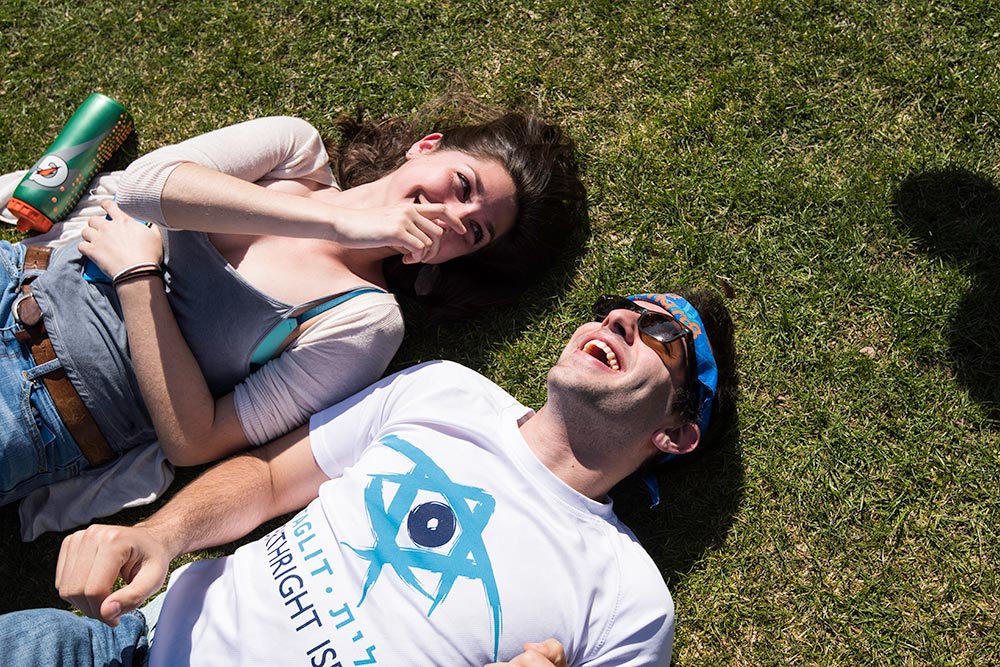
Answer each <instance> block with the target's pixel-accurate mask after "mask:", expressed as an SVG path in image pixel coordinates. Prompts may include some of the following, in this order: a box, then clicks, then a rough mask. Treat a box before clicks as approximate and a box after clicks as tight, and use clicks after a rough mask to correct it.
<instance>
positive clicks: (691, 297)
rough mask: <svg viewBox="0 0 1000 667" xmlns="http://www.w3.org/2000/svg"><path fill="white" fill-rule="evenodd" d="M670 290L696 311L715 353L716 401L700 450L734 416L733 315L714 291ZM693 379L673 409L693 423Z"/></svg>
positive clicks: (714, 440)
mask: <svg viewBox="0 0 1000 667" xmlns="http://www.w3.org/2000/svg"><path fill="white" fill-rule="evenodd" d="M673 293H674V294H676V295H678V296H680V297H682V298H684V299H685V300H686V301H687V302H688V303H690V304H691V305H692V306H693V307H694V309H695V310H697V311H698V315H699V316H700V317H701V321H702V322H703V323H704V325H705V333H706V335H708V342H709V344H710V345H711V346H712V354H713V355H714V356H715V363H716V366H717V367H718V371H719V382H718V386H717V387H716V390H715V400H714V401H713V402H712V416H711V418H710V419H709V424H708V429H707V432H706V433H702V434H701V442H700V443H699V444H698V449H696V450H695V452H703V451H706V450H708V449H710V448H712V447H713V446H715V445H716V444H717V443H718V441H719V439H720V437H721V436H722V435H724V434H725V433H726V432H727V431H728V430H729V429H730V427H731V426H732V423H733V420H734V418H735V416H736V394H737V384H738V378H737V374H736V341H735V339H734V335H733V333H734V332H733V318H732V316H731V315H730V314H729V309H728V308H727V307H726V302H725V299H723V297H722V295H721V294H719V293H718V292H716V291H715V290H709V289H697V290H695V289H679V290H675V291H674V292H673ZM693 382H694V378H690V379H689V380H688V386H687V387H685V388H684V389H683V390H682V391H680V392H678V395H677V398H676V399H675V402H674V405H675V406H676V407H675V409H677V410H678V411H680V413H681V415H683V416H684V417H685V418H686V419H688V420H690V421H692V422H693V421H697V419H698V406H697V405H696V404H695V396H696V395H697V393H696V392H695V391H693V390H692V383H693Z"/></svg>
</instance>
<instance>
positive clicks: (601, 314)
mask: <svg viewBox="0 0 1000 667" xmlns="http://www.w3.org/2000/svg"><path fill="white" fill-rule="evenodd" d="M614 310H630V311H632V312H633V313H639V322H638V324H639V338H640V339H641V340H642V342H643V343H645V344H646V346H647V347H649V348H650V349H652V350H653V351H654V352H656V354H657V355H658V356H659V357H660V360H661V361H662V362H663V365H664V366H666V367H667V368H670V367H671V363H672V361H673V359H674V356H673V355H672V354H670V344H671V343H673V342H674V341H676V340H679V339H681V338H683V339H684V341H685V343H684V351H685V353H686V355H687V362H688V376H687V381H688V382H692V381H693V380H694V379H695V378H696V377H698V376H697V369H698V361H697V359H696V358H695V353H694V332H693V331H691V330H690V329H688V328H687V327H686V326H684V325H683V324H681V322H680V320H678V319H677V318H676V317H674V316H673V315H671V314H670V313H660V312H657V311H655V310H647V309H645V308H643V307H642V306H640V305H638V304H636V303H635V302H634V301H630V300H628V299H626V298H625V297H623V296H618V295H616V294H605V295H603V296H600V297H598V299H597V301H595V302H594V320H595V321H598V322H600V321H602V320H604V319H605V318H607V316H608V315H610V314H611V311H614Z"/></svg>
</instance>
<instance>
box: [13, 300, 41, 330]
mask: <svg viewBox="0 0 1000 667" xmlns="http://www.w3.org/2000/svg"><path fill="white" fill-rule="evenodd" d="M33 298H34V295H33V294H32V293H31V292H21V293H20V294H18V295H17V297H16V298H15V299H14V303H12V304H11V306H10V314H11V316H13V318H14V323H15V324H17V325H18V326H19V327H21V328H24V329H27V328H28V327H33V326H36V325H37V324H38V323H39V322H40V321H41V317H39V318H38V319H37V320H35V321H34V322H25V321H24V320H22V319H21V304H22V303H23V302H24V301H25V300H27V299H33ZM40 314H41V311H39V315H40Z"/></svg>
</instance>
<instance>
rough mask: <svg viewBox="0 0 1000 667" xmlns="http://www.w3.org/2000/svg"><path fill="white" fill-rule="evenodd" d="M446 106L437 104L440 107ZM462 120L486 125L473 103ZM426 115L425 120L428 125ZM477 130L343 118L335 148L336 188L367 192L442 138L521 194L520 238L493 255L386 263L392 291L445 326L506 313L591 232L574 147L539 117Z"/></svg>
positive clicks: (517, 117) (496, 244)
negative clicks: (570, 245)
mask: <svg viewBox="0 0 1000 667" xmlns="http://www.w3.org/2000/svg"><path fill="white" fill-rule="evenodd" d="M443 106H445V105H444V104H442V103H441V102H440V101H438V102H436V103H435V104H434V107H437V108H440V107H443ZM462 106H465V107H473V108H474V113H465V114H464V115H465V117H469V116H470V115H472V116H478V117H483V116H484V115H485V116H489V115H491V114H489V112H488V111H485V108H484V107H482V105H479V104H478V103H476V102H475V101H471V102H470V101H468V100H466V101H464V103H462V104H458V105H456V106H454V107H452V108H458V107H462ZM426 115H427V114H426V113H425V114H423V116H424V117H426ZM492 116H493V117H492V118H489V119H488V120H482V121H480V122H475V123H467V124H457V123H454V115H453V116H452V118H451V120H452V122H450V123H449V122H447V120H446V121H445V122H441V121H437V122H431V123H427V122H425V121H424V122H422V121H420V120H416V121H410V120H407V119H403V118H392V119H389V120H386V121H382V122H378V123H373V122H370V121H363V120H362V119H361V118H360V115H359V116H358V117H356V118H350V117H348V118H341V119H340V120H339V121H338V122H337V124H338V127H339V129H340V131H341V137H342V139H341V141H340V143H339V144H337V145H331V144H329V143H328V145H327V150H328V152H329V153H330V155H331V161H332V166H333V169H334V173H335V174H336V176H337V181H338V183H339V184H340V186H341V187H342V188H344V189H347V188H350V187H353V186H355V185H361V184H363V183H368V182H371V181H374V180H377V179H378V178H381V177H382V176H384V175H385V174H387V173H389V172H390V171H392V170H393V169H396V168H397V167H399V166H400V165H401V164H402V163H403V162H404V161H405V153H406V150H407V149H408V148H409V147H410V146H411V145H412V144H413V143H414V142H416V141H417V140H418V139H420V137H422V136H425V135H427V134H429V133H430V132H441V133H442V135H443V137H442V138H441V140H440V141H439V142H438V146H437V150H456V151H461V152H464V153H467V154H469V155H473V156H475V157H478V158H480V159H488V160H495V161H497V162H499V163H500V164H501V165H502V166H503V167H504V169H505V170H506V171H507V173H508V174H510V177H511V179H512V180H513V181H514V186H515V189H516V191H517V215H516V218H515V223H514V228H513V229H512V230H511V231H510V232H509V233H507V234H505V235H504V236H502V237H500V238H499V239H496V240H495V241H493V242H492V243H490V244H489V245H488V246H486V247H484V248H482V249H480V250H478V251H476V252H475V253H472V254H470V255H466V256H464V257H459V258H456V259H453V260H451V261H449V262H446V263H444V264H440V265H437V266H421V265H408V264H403V263H402V261H401V260H400V258H399V257H391V258H389V259H387V260H385V263H384V265H383V270H384V271H385V275H386V279H387V280H388V282H389V287H390V289H391V290H392V291H393V292H395V293H397V294H403V295H409V296H414V297H416V298H417V299H418V300H420V301H422V302H423V305H424V306H425V307H427V308H428V309H429V311H430V319H432V320H436V321H440V320H446V319H453V318H456V317H461V316H465V315H468V314H471V313H472V312H474V311H475V310H477V309H479V308H483V307H487V306H495V305H500V304H504V303H509V302H511V301H513V300H515V299H516V298H517V297H518V296H519V295H520V294H521V293H522V292H523V291H524V290H525V289H526V288H527V287H529V286H530V285H531V284H533V283H535V282H537V281H538V280H539V279H540V278H541V276H542V275H543V274H544V273H545V271H547V270H548V268H549V267H550V266H551V265H552V264H553V262H554V261H555V260H556V258H557V257H558V256H559V253H560V251H561V249H562V248H563V247H565V246H566V244H567V242H568V240H569V239H571V238H573V237H574V236H575V235H576V234H577V233H578V232H579V231H580V229H581V227H582V226H583V225H584V224H585V222H584V213H585V198H586V192H585V190H584V187H583V183H582V182H581V180H580V174H579V169H578V165H577V161H576V155H575V146H574V143H573V141H572V139H570V138H569V137H568V136H567V135H566V134H565V133H564V132H563V131H562V130H561V129H560V128H559V127H558V126H556V125H553V124H551V123H548V122H546V121H544V120H542V119H541V118H539V117H538V116H536V115H534V114H530V113H527V114H524V113H505V114H500V115H497V114H492Z"/></svg>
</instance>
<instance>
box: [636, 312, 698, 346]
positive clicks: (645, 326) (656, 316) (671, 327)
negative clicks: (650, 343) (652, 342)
mask: <svg viewBox="0 0 1000 667" xmlns="http://www.w3.org/2000/svg"><path fill="white" fill-rule="evenodd" d="M639 328H640V329H642V331H644V332H645V333H646V335H647V336H652V337H653V338H655V339H656V340H658V341H660V342H662V343H669V342H670V341H672V340H677V339H678V338H680V337H681V336H683V335H684V334H685V333H687V331H686V330H685V329H684V325H682V324H681V323H680V322H678V321H677V320H676V319H674V318H673V317H671V316H670V315H664V314H662V313H651V312H646V313H643V314H642V317H640V318H639Z"/></svg>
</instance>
